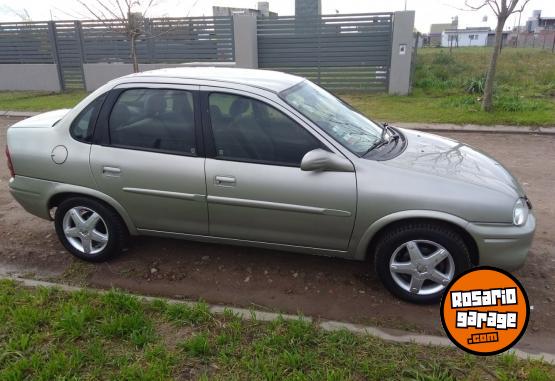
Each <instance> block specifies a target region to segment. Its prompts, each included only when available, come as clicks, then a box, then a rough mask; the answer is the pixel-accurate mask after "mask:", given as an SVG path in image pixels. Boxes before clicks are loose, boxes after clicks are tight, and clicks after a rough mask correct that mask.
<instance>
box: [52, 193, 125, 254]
mask: <svg viewBox="0 0 555 381" xmlns="http://www.w3.org/2000/svg"><path fill="white" fill-rule="evenodd" d="M76 207H77V208H79V207H82V208H87V209H89V210H91V211H94V212H96V213H97V214H98V215H100V217H101V218H102V220H103V221H101V222H103V223H104V224H103V225H101V226H100V228H102V229H103V230H105V231H103V232H102V233H107V236H108V238H107V243H106V244H105V247H104V248H102V249H101V250H100V251H99V252H96V253H89V254H86V253H84V252H82V251H80V250H78V249H77V248H76V247H74V246H73V245H72V244H71V243H70V241H69V239H68V238H67V237H66V235H65V233H64V227H63V220H64V216H65V215H66V213H67V212H68V211H70V210H71V209H73V208H76ZM54 226H55V227H56V234H57V235H58V239H59V240H60V242H61V243H62V245H64V247H65V248H66V249H67V250H68V251H69V252H70V253H71V254H73V255H74V256H76V257H77V258H80V259H83V260H85V261H88V262H103V261H106V260H108V259H109V258H112V257H114V256H116V255H118V254H120V253H121V252H122V251H123V250H124V249H125V247H126V244H127V238H128V235H129V234H128V231H127V227H126V226H125V224H124V222H123V221H122V219H121V217H120V216H119V214H118V213H117V212H116V211H115V210H113V209H112V208H111V207H109V206H107V205H106V204H104V203H102V202H99V201H97V200H95V199H92V198H88V197H71V198H68V199H66V200H64V201H62V202H61V203H60V204H59V205H58V208H57V209H56V214H55V216H54ZM99 248H100V247H98V249H99Z"/></svg>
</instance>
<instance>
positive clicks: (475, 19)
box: [0, 0, 555, 33]
mask: <svg viewBox="0 0 555 381" xmlns="http://www.w3.org/2000/svg"><path fill="white" fill-rule="evenodd" d="M96 1H97V0H87V2H88V3H89V2H90V3H93V4H94V3H95V2H96ZM100 1H103V2H106V1H113V0H100ZM269 1H270V10H271V11H274V12H278V13H279V14H280V15H292V14H294V12H295V1H294V0H269ZM471 1H474V2H475V3H477V2H479V0H471ZM520 1H521V2H523V1H524V0H520ZM406 2H407V9H409V10H415V11H416V22H415V27H416V28H417V29H418V30H419V31H420V32H423V33H427V32H429V31H430V24H432V23H448V22H450V21H451V18H452V17H454V16H459V27H462V28H464V27H467V26H473V27H475V26H490V27H492V28H493V27H495V17H494V15H493V13H492V12H491V10H490V9H489V8H488V9H486V8H483V9H482V10H479V11H475V12H469V11H463V10H461V9H464V8H465V5H464V3H465V1H464V0H406ZM213 5H218V6H231V7H245V8H256V5H257V1H256V0H159V4H158V5H157V6H156V7H155V8H154V9H152V10H151V11H150V12H149V16H151V17H156V16H159V17H164V16H171V17H179V16H187V15H190V16H203V15H204V16H211V15H212V6H213ZM403 9H405V0H388V1H383V0H322V13H323V14H334V13H336V12H339V13H367V12H392V11H399V10H403ZM534 9H541V10H542V14H543V15H544V16H553V17H555V0H531V1H530V3H529V4H528V5H527V7H526V9H525V11H524V13H523V15H522V21H521V24H524V23H525V20H527V19H528V17H529V16H530V15H531V13H532V10H534ZM24 10H26V11H27V12H28V14H29V16H30V17H31V19H32V20H33V21H44V20H50V19H54V20H67V19H73V18H75V17H79V18H86V17H84V16H85V15H86V12H84V11H83V8H82V6H81V5H80V4H79V3H78V2H77V0H0V21H17V20H20V18H19V17H18V14H23V13H24ZM71 16H74V17H71ZM486 16H487V21H486V22H484V18H485V17H486ZM517 24H518V15H513V17H512V18H510V19H509V20H508V21H507V23H506V27H507V28H509V27H513V26H516V25H517Z"/></svg>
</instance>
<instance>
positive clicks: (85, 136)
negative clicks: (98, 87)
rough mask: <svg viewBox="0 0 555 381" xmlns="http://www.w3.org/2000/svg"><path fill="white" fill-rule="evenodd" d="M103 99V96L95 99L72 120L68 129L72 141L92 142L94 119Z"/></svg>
mask: <svg viewBox="0 0 555 381" xmlns="http://www.w3.org/2000/svg"><path fill="white" fill-rule="evenodd" d="M104 98H105V94H102V95H101V96H99V97H98V98H96V99H95V100H94V101H92V102H91V103H89V105H88V106H87V107H85V108H84V109H83V111H81V112H80V113H79V115H78V116H77V118H75V119H74V120H73V122H72V123H71V127H70V129H69V133H70V134H71V136H72V137H73V139H75V140H78V141H80V142H83V143H90V142H91V141H92V136H93V132H94V123H95V119H96V116H97V115H98V110H99V109H100V106H102V102H103V101H104Z"/></svg>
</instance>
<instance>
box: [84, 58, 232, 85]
mask: <svg viewBox="0 0 555 381" xmlns="http://www.w3.org/2000/svg"><path fill="white" fill-rule="evenodd" d="M195 66H217V67H235V63H234V62H192V63H184V64H140V65H139V70H140V71H148V70H156V69H165V68H170V67H195ZM83 70H84V73H85V86H86V89H87V91H93V90H96V89H98V88H99V87H100V86H102V85H104V84H105V83H106V82H108V81H111V80H112V79H115V78H119V77H123V76H124V75H128V74H131V73H133V65H132V64H122V63H113V64H109V63H95V64H84V65H83Z"/></svg>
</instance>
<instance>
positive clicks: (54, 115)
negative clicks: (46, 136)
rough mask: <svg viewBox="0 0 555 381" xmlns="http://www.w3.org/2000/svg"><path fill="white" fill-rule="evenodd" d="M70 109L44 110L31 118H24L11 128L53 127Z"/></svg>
mask: <svg viewBox="0 0 555 381" xmlns="http://www.w3.org/2000/svg"><path fill="white" fill-rule="evenodd" d="M69 110H70V109H61V110H55V111H49V112H44V113H42V114H38V115H35V116H33V117H31V118H27V119H23V120H22V121H19V122H17V123H16V124H14V125H12V126H11V128H40V127H52V126H53V125H54V124H55V123H56V122H58V121H59V120H60V119H62V118H63V117H64V116H65V115H66V114H67V113H68V112H69Z"/></svg>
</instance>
